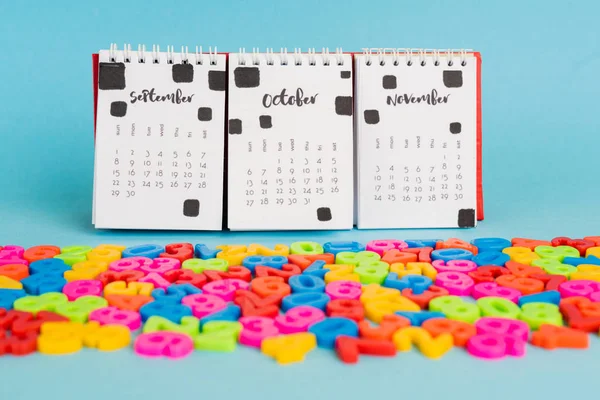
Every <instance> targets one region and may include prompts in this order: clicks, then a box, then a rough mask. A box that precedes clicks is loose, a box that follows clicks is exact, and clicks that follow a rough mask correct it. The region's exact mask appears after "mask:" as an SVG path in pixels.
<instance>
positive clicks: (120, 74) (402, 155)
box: [92, 45, 483, 230]
mask: <svg viewBox="0 0 600 400" xmlns="http://www.w3.org/2000/svg"><path fill="white" fill-rule="evenodd" d="M93 66H94V101H95V104H94V106H95V168H94V196H93V213H92V220H93V223H94V224H95V226H96V227H97V228H122V229H185V230H220V229H222V228H223V227H226V228H227V229H230V230H338V229H352V227H353V226H357V228H359V229H385V228H455V227H460V228H469V227H474V226H476V224H477V221H478V220H482V219H483V189H482V175H481V166H482V154H481V135H482V132H481V130H482V129H481V57H480V55H479V53H477V52H473V51H465V50H460V51H446V50H444V51H439V50H406V49H364V50H363V52H362V53H343V52H342V51H341V49H338V50H336V51H335V52H329V50H327V49H323V50H322V51H321V52H316V51H315V50H314V49H309V51H308V52H302V51H300V50H299V49H296V50H294V51H293V52H288V51H287V50H286V49H281V51H278V52H273V50H272V49H271V50H267V51H266V52H260V51H258V50H253V51H252V52H246V51H245V50H243V49H240V51H239V52H238V53H227V54H218V53H216V50H215V51H214V52H213V51H212V49H211V50H210V51H209V52H208V53H206V52H203V51H202V49H201V48H199V49H198V48H197V49H196V51H195V52H188V51H187V48H182V50H181V52H174V51H173V48H172V47H168V48H167V51H166V52H161V51H160V49H159V48H158V46H153V48H152V50H151V51H146V48H145V47H144V46H140V47H138V49H137V50H133V51H132V50H131V47H130V46H127V45H126V46H125V48H124V49H123V50H117V48H116V46H111V48H110V49H109V50H106V51H101V52H100V53H99V54H95V55H94V56H93Z"/></svg>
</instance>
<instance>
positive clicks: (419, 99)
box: [355, 54, 478, 228]
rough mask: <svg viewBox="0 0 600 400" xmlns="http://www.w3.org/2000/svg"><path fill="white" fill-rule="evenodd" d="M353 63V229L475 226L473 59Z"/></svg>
mask: <svg viewBox="0 0 600 400" xmlns="http://www.w3.org/2000/svg"><path fill="white" fill-rule="evenodd" d="M453 57H454V58H453V59H452V58H449V57H448V55H445V54H444V55H442V56H439V57H434V56H433V55H421V56H418V55H416V54H415V55H406V54H405V55H397V54H396V55H392V54H373V55H368V54H362V55H357V56H356V59H355V66H356V74H357V76H356V113H357V119H356V120H357V125H356V127H357V144H358V159H357V161H358V227H359V228H430V227H442V228H451V227H461V228H465V227H474V226H475V225H476V221H477V112H478V107H477V79H476V78H477V68H478V63H477V60H476V57H475V55H473V54H466V55H464V57H463V58H464V59H461V58H460V57H459V56H457V55H454V56H453Z"/></svg>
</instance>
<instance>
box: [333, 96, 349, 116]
mask: <svg viewBox="0 0 600 400" xmlns="http://www.w3.org/2000/svg"><path fill="white" fill-rule="evenodd" d="M335 113H336V114H337V115H352V96H338V97H336V98H335Z"/></svg>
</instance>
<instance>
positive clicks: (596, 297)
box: [589, 292, 600, 302]
mask: <svg viewBox="0 0 600 400" xmlns="http://www.w3.org/2000/svg"><path fill="white" fill-rule="evenodd" d="M589 299H590V300H591V301H594V302H600V292H594V293H592V294H590V297H589Z"/></svg>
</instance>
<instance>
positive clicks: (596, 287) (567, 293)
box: [558, 280, 600, 299]
mask: <svg viewBox="0 0 600 400" xmlns="http://www.w3.org/2000/svg"><path fill="white" fill-rule="evenodd" d="M558 291H559V292H560V297H561V298H563V299H564V298H567V297H573V296H583V297H588V298H589V297H590V296H591V295H592V294H593V293H595V292H598V291H600V282H596V281H589V280H580V281H577V280H575V281H567V282H563V283H561V284H560V285H559V286H558Z"/></svg>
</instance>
